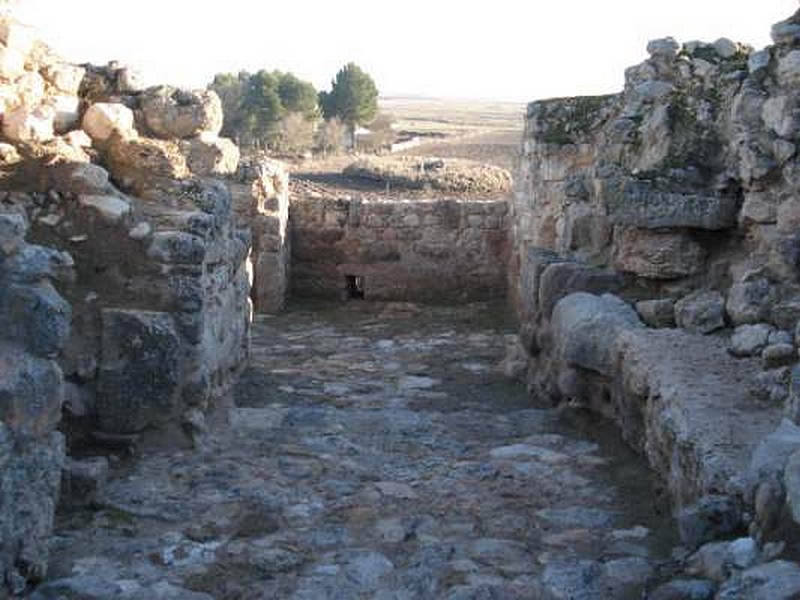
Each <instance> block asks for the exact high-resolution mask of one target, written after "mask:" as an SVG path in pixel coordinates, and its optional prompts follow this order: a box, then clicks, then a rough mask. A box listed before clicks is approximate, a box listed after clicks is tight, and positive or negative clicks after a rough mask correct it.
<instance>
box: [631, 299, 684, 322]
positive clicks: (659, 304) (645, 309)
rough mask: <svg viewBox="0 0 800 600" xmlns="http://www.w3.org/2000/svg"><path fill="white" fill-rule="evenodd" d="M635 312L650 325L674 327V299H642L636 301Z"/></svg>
mask: <svg viewBox="0 0 800 600" xmlns="http://www.w3.org/2000/svg"><path fill="white" fill-rule="evenodd" d="M636 312H637V313H639V317H641V319H642V321H644V322H645V323H646V324H647V325H649V326H650V327H675V301H674V300H672V299H671V298H663V299H660V300H642V301H640V302H637V303H636Z"/></svg>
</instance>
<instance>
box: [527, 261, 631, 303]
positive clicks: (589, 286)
mask: <svg viewBox="0 0 800 600" xmlns="http://www.w3.org/2000/svg"><path fill="white" fill-rule="evenodd" d="M621 287H622V278H621V277H620V276H619V275H617V274H616V273H613V272H609V271H602V270H600V269H597V268H594V267H588V266H586V265H580V264H577V263H573V262H558V263H555V264H552V265H550V266H548V267H547V268H546V269H544V271H543V272H542V275H541V278H540V281H539V310H540V311H541V312H542V314H543V315H545V316H550V313H552V311H553V308H554V307H555V305H556V304H557V303H558V301H559V300H561V299H562V298H564V297H565V296H568V295H569V294H572V293H574V292H588V293H590V294H604V293H614V292H616V291H618V290H619V289H620V288H621Z"/></svg>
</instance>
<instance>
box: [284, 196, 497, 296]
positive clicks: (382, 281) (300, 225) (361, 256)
mask: <svg viewBox="0 0 800 600" xmlns="http://www.w3.org/2000/svg"><path fill="white" fill-rule="evenodd" d="M507 210H508V205H507V203H506V201H505V200H491V201H483V200H451V199H440V200H408V201H403V200H400V201H395V200H391V201H388V200H387V201H381V200H361V199H360V198H324V197H323V198H311V197H306V198H295V199H293V202H292V208H291V231H292V247H293V261H292V263H293V264H292V293H293V294H294V295H297V296H318V297H327V298H334V299H337V298H342V297H346V294H347V278H348V277H358V278H363V279H362V281H363V293H364V297H365V298H367V299H372V300H411V301H433V302H445V301H465V300H476V299H487V298H502V297H504V296H505V293H506V264H507V256H508V237H507V229H506V222H507V221H506V213H507Z"/></svg>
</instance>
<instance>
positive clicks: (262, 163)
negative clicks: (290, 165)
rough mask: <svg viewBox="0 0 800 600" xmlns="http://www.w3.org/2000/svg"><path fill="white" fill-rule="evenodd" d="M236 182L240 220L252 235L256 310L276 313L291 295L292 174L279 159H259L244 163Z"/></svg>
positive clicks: (236, 197)
mask: <svg viewBox="0 0 800 600" xmlns="http://www.w3.org/2000/svg"><path fill="white" fill-rule="evenodd" d="M236 182H237V183H233V184H232V185H231V189H232V193H233V197H234V206H235V210H236V213H237V218H238V222H239V223H240V224H241V226H243V227H247V228H249V229H250V230H251V231H252V237H253V248H252V252H251V258H250V262H251V265H252V280H253V281H252V291H251V298H252V300H253V309H254V310H255V311H256V312H257V313H276V312H279V311H280V310H282V309H283V308H284V306H285V305H286V300H287V296H288V294H289V276H290V272H291V259H292V256H291V236H290V234H289V173H288V171H287V169H286V166H285V165H283V164H282V163H280V162H278V161H274V160H269V159H260V160H258V161H256V162H255V163H254V164H248V165H243V166H242V167H241V168H240V170H239V173H238V174H237V177H236Z"/></svg>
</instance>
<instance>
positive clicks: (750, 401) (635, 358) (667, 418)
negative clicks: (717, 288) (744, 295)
mask: <svg viewBox="0 0 800 600" xmlns="http://www.w3.org/2000/svg"><path fill="white" fill-rule="evenodd" d="M618 343H619V345H620V349H621V354H620V364H621V369H622V376H623V381H624V385H625V387H626V389H628V390H631V391H633V392H634V393H635V394H636V395H638V396H641V397H646V398H647V401H646V405H645V406H643V407H641V408H642V410H643V413H644V434H643V437H644V439H643V440H642V442H643V446H644V450H645V452H646V454H647V456H648V459H649V460H650V462H651V464H652V465H653V466H654V467H655V468H656V469H657V470H658V471H659V472H661V473H662V474H663V475H664V476H665V477H666V479H667V481H668V483H669V486H670V489H671V491H672V493H673V497H674V498H675V499H676V500H677V501H678V503H679V504H680V503H688V502H692V501H694V500H695V499H697V498H698V497H700V496H702V495H705V494H714V493H722V494H725V493H734V494H736V493H739V492H740V491H741V489H742V485H743V479H742V478H743V476H744V473H745V471H746V469H747V467H748V465H749V461H750V456H751V454H752V452H753V450H754V449H755V447H756V445H757V444H758V442H759V441H760V440H761V439H762V438H763V437H764V436H766V435H767V434H769V433H771V432H772V431H774V430H775V428H776V427H777V426H778V424H779V423H780V420H781V410H780V407H778V406H775V405H770V404H765V403H762V402H758V401H756V400H755V399H754V398H753V397H752V396H751V391H750V390H751V386H752V385H753V383H754V382H755V377H756V375H757V374H758V373H759V372H760V365H759V362H758V361H757V360H749V359H736V358H733V357H732V356H731V355H730V354H729V353H728V352H727V346H726V342H725V339H724V338H719V337H713V336H703V335H696V334H690V333H686V332H684V331H681V330H677V329H671V330H664V329H662V330H641V329H636V330H627V331H623V332H622V333H621V334H620V336H619V341H618Z"/></svg>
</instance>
